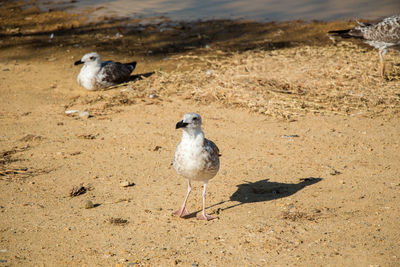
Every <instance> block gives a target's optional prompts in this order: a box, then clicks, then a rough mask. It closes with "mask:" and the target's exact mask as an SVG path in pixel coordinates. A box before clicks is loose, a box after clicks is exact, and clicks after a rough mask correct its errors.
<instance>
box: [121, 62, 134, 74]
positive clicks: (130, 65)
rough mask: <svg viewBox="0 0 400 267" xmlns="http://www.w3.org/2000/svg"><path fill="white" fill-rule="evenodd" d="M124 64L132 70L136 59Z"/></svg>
mask: <svg viewBox="0 0 400 267" xmlns="http://www.w3.org/2000/svg"><path fill="white" fill-rule="evenodd" d="M124 65H125V66H127V67H128V68H129V69H130V70H131V72H132V71H133V70H134V69H135V68H136V61H134V62H131V63H125V64H124Z"/></svg>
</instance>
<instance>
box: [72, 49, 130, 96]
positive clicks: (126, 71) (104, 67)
mask: <svg viewBox="0 0 400 267" xmlns="http://www.w3.org/2000/svg"><path fill="white" fill-rule="evenodd" d="M79 64H84V65H83V67H82V69H81V71H80V72H79V75H78V78H77V81H78V83H79V85H81V86H83V87H85V88H86V89H87V90H97V89H101V88H106V87H110V86H113V85H117V84H119V83H123V82H127V81H129V78H130V75H131V72H132V71H133V70H134V69H135V67H136V62H132V63H127V64H122V63H119V62H114V61H104V62H102V61H101V59H100V56H99V54H97V53H95V52H92V53H88V54H85V55H84V56H83V57H82V58H81V60H78V61H76V62H75V65H79Z"/></svg>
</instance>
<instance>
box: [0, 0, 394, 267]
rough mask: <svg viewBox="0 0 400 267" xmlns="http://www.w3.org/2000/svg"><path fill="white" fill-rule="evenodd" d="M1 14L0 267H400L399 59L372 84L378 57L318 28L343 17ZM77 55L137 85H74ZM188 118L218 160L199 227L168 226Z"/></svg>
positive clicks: (197, 200)
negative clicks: (113, 68)
mask: <svg viewBox="0 0 400 267" xmlns="http://www.w3.org/2000/svg"><path fill="white" fill-rule="evenodd" d="M0 13H1V14H0V18H1V19H0V24H1V32H0V34H1V39H0V81H1V86H0V90H1V91H0V92H1V98H0V129H1V130H0V156H1V157H0V188H1V194H0V266H71V265H72V266H175V265H176V266H399V265H400V224H399V223H398V219H399V217H400V211H399V199H400V195H399V192H400V166H399V162H400V155H399V143H400V119H399V111H400V96H399V94H400V67H399V62H400V58H399V56H398V54H397V53H395V52H390V53H389V54H388V55H387V56H386V59H387V78H386V79H385V80H382V79H381V78H380V77H379V76H378V72H377V66H378V54H377V52H376V51H375V50H373V49H371V48H369V47H367V46H364V45H362V44H360V43H355V42H349V41H344V42H337V43H332V42H331V41H330V40H329V39H328V37H327V36H326V34H325V33H326V32H327V31H328V30H331V29H337V28H342V27H347V26H352V25H354V22H332V23H323V22H312V23H303V22H287V23H279V24H277V23H266V24H259V23H253V22H238V21H212V22H196V23H187V24H184V23H178V24H171V23H170V22H168V21H167V22H164V24H158V25H157V24H156V25H140V26H138V24H137V23H139V22H140V21H135V20H122V21H114V22H108V23H107V22H106V21H107V20H104V22H101V23H97V24H93V23H92V24H86V23H85V19H84V18H82V16H78V15H73V14H66V13H64V12H62V11H57V10H54V11H52V12H49V13H41V12H40V11H39V10H38V9H37V8H36V7H35V5H34V4H33V5H32V6H30V7H28V8H27V7H23V8H21V4H18V2H5V4H4V5H3V6H2V7H1V8H0ZM160 29H163V30H160ZM117 32H118V33H119V34H120V37H119V38H117V37H116V36H115V34H116V33H117ZM51 33H54V37H53V38H50V35H51ZM121 36H122V37H121ZM90 51H97V52H99V53H100V54H101V55H102V56H103V58H104V59H115V60H119V61H121V62H127V61H132V60H137V61H138V65H137V69H136V70H135V73H134V74H135V75H138V74H148V75H142V76H143V78H142V79H136V80H135V81H132V82H130V83H128V84H126V85H122V86H119V87H117V88H114V89H111V90H106V91H99V92H87V91H85V90H84V89H83V88H80V87H79V86H78V85H77V84H76V75H77V74H78V72H79V69H78V68H76V67H75V66H73V62H74V61H75V60H77V59H79V58H80V57H81V56H82V55H83V54H84V53H86V52H90ZM153 72H154V73H153ZM138 77H139V76H137V77H136V78H138ZM75 109H76V110H79V111H87V112H89V114H90V115H91V117H89V118H86V117H84V116H82V117H80V116H79V115H77V114H72V115H66V114H65V111H66V110H75ZM189 111H194V112H198V113H200V114H201V115H202V117H203V120H204V130H205V133H206V136H207V137H208V138H210V139H212V140H214V141H215V142H216V143H217V144H218V146H219V148H220V150H221V153H222V157H221V170H220V172H219V174H218V175H217V176H216V177H215V178H214V179H213V180H211V181H210V183H209V186H208V196H207V205H208V207H209V208H208V210H207V211H208V212H209V213H211V214H214V215H217V216H218V219H216V220H213V221H209V222H204V221H198V220H196V219H195V218H193V217H191V218H188V219H179V218H175V217H172V216H171V213H172V211H173V210H175V209H176V208H177V207H179V205H181V202H182V200H183V197H184V194H185V192H186V183H185V181H184V179H183V178H181V177H178V176H177V175H176V173H175V171H174V170H173V168H172V167H171V162H172V158H173V153H174V149H175V146H176V144H177V143H178V142H179V140H180V135H181V133H180V131H176V130H175V129H174V126H175V123H176V122H177V121H178V120H180V119H181V116H182V115H183V114H184V113H186V112H189ZM128 184H130V186H127V185H128ZM82 187H83V188H82ZM72 191H73V192H72ZM71 193H75V194H76V195H77V196H71ZM79 193H82V194H80V195H78V194H79ZM88 208H89V209H88ZM188 208H189V210H190V211H192V212H198V211H199V210H200V209H201V183H198V184H194V190H193V193H192V195H191V198H190V199H189V206H188Z"/></svg>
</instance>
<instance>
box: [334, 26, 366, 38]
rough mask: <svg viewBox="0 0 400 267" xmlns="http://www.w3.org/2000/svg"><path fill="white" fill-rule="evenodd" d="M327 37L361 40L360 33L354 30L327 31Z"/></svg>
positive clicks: (361, 35)
mask: <svg viewBox="0 0 400 267" xmlns="http://www.w3.org/2000/svg"><path fill="white" fill-rule="evenodd" d="M328 34H329V35H331V36H340V37H342V38H363V34H362V31H361V30H359V29H357V28H354V29H347V30H338V31H329V32H328Z"/></svg>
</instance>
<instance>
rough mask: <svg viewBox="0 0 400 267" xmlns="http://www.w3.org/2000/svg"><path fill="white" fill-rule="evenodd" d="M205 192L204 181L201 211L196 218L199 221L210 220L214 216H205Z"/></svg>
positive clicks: (205, 183) (205, 182)
mask: <svg viewBox="0 0 400 267" xmlns="http://www.w3.org/2000/svg"><path fill="white" fill-rule="evenodd" d="M206 191H207V180H205V181H204V186H203V210H202V212H201V214H200V215H199V216H198V217H197V219H199V220H206V221H209V220H212V219H215V218H216V217H215V216H211V215H208V214H206V211H205V208H206Z"/></svg>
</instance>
